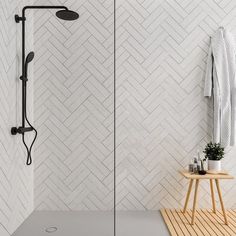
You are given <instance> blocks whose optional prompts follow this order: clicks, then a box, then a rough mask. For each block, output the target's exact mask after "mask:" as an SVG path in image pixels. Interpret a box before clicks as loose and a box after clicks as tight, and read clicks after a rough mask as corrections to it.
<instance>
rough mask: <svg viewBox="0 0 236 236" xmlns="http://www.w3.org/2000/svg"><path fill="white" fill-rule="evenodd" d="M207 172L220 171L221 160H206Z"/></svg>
mask: <svg viewBox="0 0 236 236" xmlns="http://www.w3.org/2000/svg"><path fill="white" fill-rule="evenodd" d="M208 170H211V171H221V160H219V161H213V160H208Z"/></svg>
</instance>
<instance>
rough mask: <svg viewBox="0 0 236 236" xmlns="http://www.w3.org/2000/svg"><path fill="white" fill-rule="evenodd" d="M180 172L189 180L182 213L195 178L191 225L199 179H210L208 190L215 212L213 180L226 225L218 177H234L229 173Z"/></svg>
mask: <svg viewBox="0 0 236 236" xmlns="http://www.w3.org/2000/svg"><path fill="white" fill-rule="evenodd" d="M180 173H181V175H183V176H184V177H185V178H186V179H189V180H190V181H189V187H188V192H187V195H186V200H185V204H184V209H183V213H185V212H186V209H187V206H188V202H189V197H190V193H191V190H192V186H193V182H194V180H195V191H194V199H193V211H192V221H191V224H192V225H193V224H194V219H195V212H196V203H197V195H198V186H199V182H200V180H203V179H207V180H209V181H210V190H211V200H212V209H213V212H214V213H216V205H215V196H214V188H213V181H214V180H215V183H216V188H217V191H218V195H219V199H220V205H221V209H222V212H223V216H224V220H225V224H226V225H228V220H227V216H226V212H225V208H224V203H223V199H222V194H221V190H220V185H219V179H233V178H234V177H233V176H231V175H229V174H206V175H199V174H191V173H189V172H188V171H180Z"/></svg>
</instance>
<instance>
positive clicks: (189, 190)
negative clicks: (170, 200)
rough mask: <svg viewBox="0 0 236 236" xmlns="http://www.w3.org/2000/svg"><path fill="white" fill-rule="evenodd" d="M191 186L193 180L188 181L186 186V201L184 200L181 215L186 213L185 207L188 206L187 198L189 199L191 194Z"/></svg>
mask: <svg viewBox="0 0 236 236" xmlns="http://www.w3.org/2000/svg"><path fill="white" fill-rule="evenodd" d="M192 186H193V179H190V182H189V186H188V192H187V196H186V199H185V204H184V210H183V213H185V212H186V209H187V206H188V201H189V197H190V193H191V190H192Z"/></svg>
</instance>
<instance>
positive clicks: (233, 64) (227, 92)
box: [204, 27, 236, 147]
mask: <svg viewBox="0 0 236 236" xmlns="http://www.w3.org/2000/svg"><path fill="white" fill-rule="evenodd" d="M235 55H236V46H235V41H234V37H233V35H232V34H231V33H230V32H229V31H227V30H226V29H224V28H223V27H220V28H219V29H218V30H217V31H216V33H215V34H214V36H213V37H212V38H211V43H210V47H209V53H208V58H207V68H206V76H205V88H204V96H208V97H211V96H213V109H214V114H213V115H214V120H213V141H214V142H216V143H221V144H222V146H224V147H226V146H229V145H230V146H234V145H235V141H236V131H235V127H236V120H235V119H236V79H235V70H236V59H235Z"/></svg>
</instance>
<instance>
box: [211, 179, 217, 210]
mask: <svg viewBox="0 0 236 236" xmlns="http://www.w3.org/2000/svg"><path fill="white" fill-rule="evenodd" d="M210 188H211V200H212V209H213V212H214V213H216V203H215V195H214V188H213V179H210Z"/></svg>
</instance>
